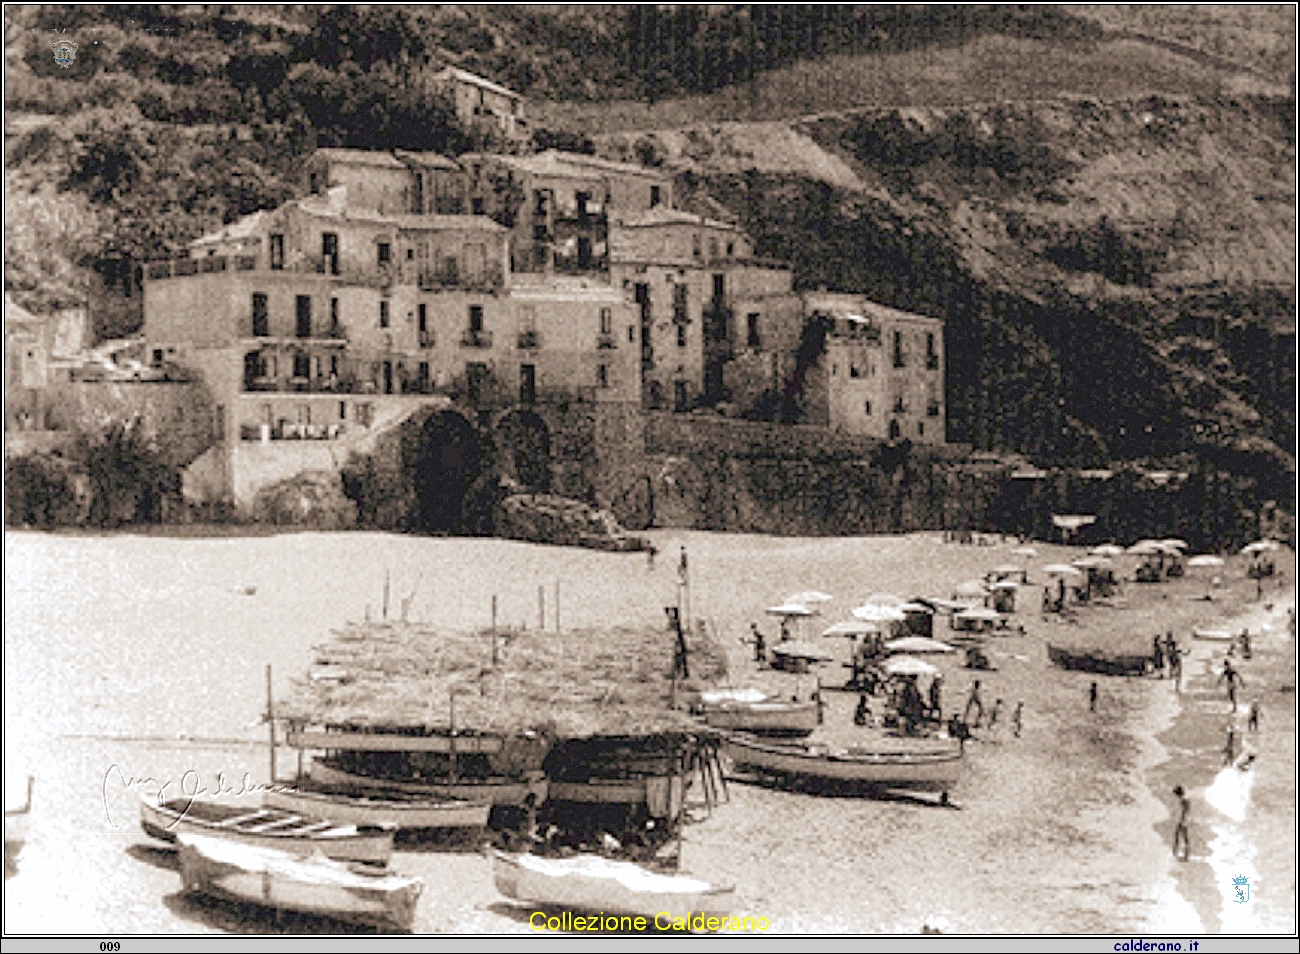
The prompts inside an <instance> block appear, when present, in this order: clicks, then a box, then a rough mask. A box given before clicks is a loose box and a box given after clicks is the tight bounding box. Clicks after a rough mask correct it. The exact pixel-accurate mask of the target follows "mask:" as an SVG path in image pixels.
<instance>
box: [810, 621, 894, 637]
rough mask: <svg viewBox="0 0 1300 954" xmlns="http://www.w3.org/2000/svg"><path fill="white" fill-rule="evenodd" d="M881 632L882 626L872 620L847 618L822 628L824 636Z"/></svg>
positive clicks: (861, 634) (864, 634)
mask: <svg viewBox="0 0 1300 954" xmlns="http://www.w3.org/2000/svg"><path fill="white" fill-rule="evenodd" d="M878 632H880V627H879V626H877V625H876V624H875V623H874V622H872V621H871V620H865V619H846V620H842V621H840V622H838V623H836V624H834V625H833V626H829V627H827V628H826V629H824V630H822V635H823V636H866V635H868V634H869V633H878Z"/></svg>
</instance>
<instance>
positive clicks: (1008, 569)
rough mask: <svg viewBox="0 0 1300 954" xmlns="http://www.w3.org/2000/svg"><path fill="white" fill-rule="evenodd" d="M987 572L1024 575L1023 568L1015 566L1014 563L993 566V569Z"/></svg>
mask: <svg viewBox="0 0 1300 954" xmlns="http://www.w3.org/2000/svg"><path fill="white" fill-rule="evenodd" d="M989 572H991V573H1024V572H1025V568H1024V567H1023V566H1017V565H1016V564H1014V563H1003V564H1001V565H1000V566H995V567H994V568H993V569H992V570H991V571H989Z"/></svg>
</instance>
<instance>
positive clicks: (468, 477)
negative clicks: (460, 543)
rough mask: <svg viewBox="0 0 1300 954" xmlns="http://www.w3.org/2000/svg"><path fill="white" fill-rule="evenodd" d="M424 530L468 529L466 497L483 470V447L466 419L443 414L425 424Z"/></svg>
mask: <svg viewBox="0 0 1300 954" xmlns="http://www.w3.org/2000/svg"><path fill="white" fill-rule="evenodd" d="M416 468H417V469H416V478H415V492H416V498H417V501H418V506H419V523H420V529H421V530H425V531H432V532H453V533H454V532H457V531H461V530H464V529H465V495H466V494H467V493H468V492H469V488H470V485H471V484H472V483H473V482H474V480H475V479H476V478H477V477H478V476H479V474H480V473H481V472H482V469H483V448H482V445H481V443H480V442H479V438H478V435H477V434H476V433H475V432H474V428H473V427H471V426H470V424H469V422H468V421H467V420H465V418H463V417H461V416H460V415H459V414H456V413H454V412H452V411H440V412H439V413H437V414H434V415H433V416H432V417H430V418H429V419H428V420H427V421H425V422H424V427H423V428H422V429H421V432H420V454H419V458H418V462H417V465H416Z"/></svg>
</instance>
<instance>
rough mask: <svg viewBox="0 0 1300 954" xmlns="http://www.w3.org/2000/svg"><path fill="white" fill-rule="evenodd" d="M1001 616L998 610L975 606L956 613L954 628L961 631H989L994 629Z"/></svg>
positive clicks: (953, 619)
mask: <svg viewBox="0 0 1300 954" xmlns="http://www.w3.org/2000/svg"><path fill="white" fill-rule="evenodd" d="M1001 618H1002V616H1001V614H1000V613H998V611H997V610H991V609H985V608H984V607H982V606H975V607H972V608H971V609H965V610H962V611H961V612H960V613H954V614H953V617H952V628H953V629H955V630H958V631H960V632H967V633H987V632H991V631H992V630H993V628H994V626H996V625H997V622H998V620H1000V619H1001Z"/></svg>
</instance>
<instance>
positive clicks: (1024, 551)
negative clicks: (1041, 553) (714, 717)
mask: <svg viewBox="0 0 1300 954" xmlns="http://www.w3.org/2000/svg"><path fill="white" fill-rule="evenodd" d="M1011 552H1012V553H1013V554H1015V555H1016V556H1022V557H1036V556H1038V551H1037V550H1035V549H1034V548H1033V547H1016V548H1015V549H1014V550H1012V551H1011Z"/></svg>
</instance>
